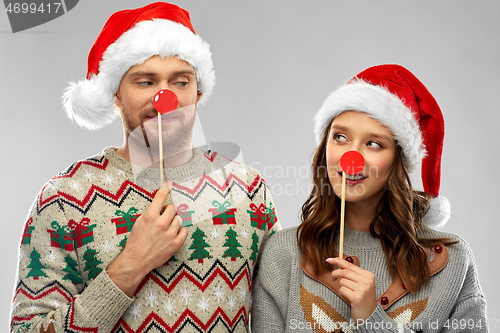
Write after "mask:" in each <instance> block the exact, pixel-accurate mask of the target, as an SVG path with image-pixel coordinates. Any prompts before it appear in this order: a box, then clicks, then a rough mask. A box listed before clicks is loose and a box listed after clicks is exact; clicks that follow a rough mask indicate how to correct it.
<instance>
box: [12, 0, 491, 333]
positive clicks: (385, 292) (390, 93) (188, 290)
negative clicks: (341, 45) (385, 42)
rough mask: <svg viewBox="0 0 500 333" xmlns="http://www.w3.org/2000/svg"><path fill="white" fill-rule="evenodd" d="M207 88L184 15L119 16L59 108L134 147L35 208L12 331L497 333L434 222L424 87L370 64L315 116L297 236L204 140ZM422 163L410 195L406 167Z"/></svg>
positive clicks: (199, 45)
mask: <svg viewBox="0 0 500 333" xmlns="http://www.w3.org/2000/svg"><path fill="white" fill-rule="evenodd" d="M214 83H215V75H214V72H213V68H212V60H211V53H210V50H209V46H208V44H206V43H205V42H204V41H203V40H202V39H201V38H200V37H199V36H198V35H196V34H195V32H194V29H193V27H192V25H191V22H190V18H189V13H188V12H186V11H185V10H183V9H181V8H179V7H177V6H174V5H171V4H167V3H153V4H150V5H148V6H145V7H142V8H138V9H134V10H125V11H120V12H117V13H115V14H113V15H112V16H111V17H110V18H109V20H108V21H107V23H106V24H105V26H104V28H103V30H102V31H101V33H100V35H99V36H98V38H97V40H96V41H95V43H94V45H93V47H92V49H91V51H90V53H89V57H88V71H87V78H86V80H82V81H80V82H77V83H73V84H71V86H70V87H69V88H68V89H67V90H66V92H65V94H64V106H65V109H66V111H67V113H68V115H69V116H70V118H72V119H74V120H75V121H76V122H77V123H78V124H79V125H81V126H83V127H86V128H89V129H96V128H100V127H102V126H104V125H106V124H108V123H110V122H111V121H112V120H113V118H114V117H115V116H116V114H120V116H121V119H122V122H123V127H124V133H125V136H124V142H123V145H122V146H121V147H119V148H117V149H115V148H106V149H105V150H104V151H103V152H102V153H100V154H98V155H96V156H93V157H91V158H88V159H86V160H83V161H79V162H77V163H75V164H73V165H71V166H70V167H69V168H68V169H66V170H65V171H63V172H62V173H60V174H58V175H57V176H55V177H54V178H52V179H51V180H50V181H49V182H48V183H47V184H46V185H45V186H44V187H43V189H42V191H41V192H40V194H39V196H38V197H37V199H36V200H35V203H34V205H33V207H32V211H31V212H30V214H29V216H28V219H27V221H26V224H25V226H24V230H23V232H22V238H21V244H20V247H21V249H20V257H19V265H18V280H17V282H16V286H15V291H14V295H15V296H14V300H13V303H12V312H11V331H12V332H111V331H113V332H150V331H155V332H243V331H245V332H246V331H247V330H248V326H249V315H250V311H251V320H250V321H251V328H252V331H253V332H257V333H258V332H334V331H335V332H340V331H343V332H350V331H352V332H401V331H404V332H417V331H418V330H421V331H424V332H444V331H447V330H448V329H447V327H446V325H447V324H448V326H449V327H451V326H452V324H453V323H455V322H460V323H461V321H463V320H467V324H470V320H472V321H474V329H475V331H478V332H479V331H486V328H485V323H484V320H485V301H484V297H483V296H482V292H481V290H480V288H479V285H478V282H477V273H476V271H475V264H474V261H473V259H472V255H471V252H470V250H469V248H468V247H467V245H466V243H465V242H464V241H463V240H461V239H458V238H457V237H456V236H453V235H448V234H443V233H438V232H435V231H432V230H431V229H428V228H427V227H425V226H424V225H426V224H428V225H429V224H430V225H433V224H434V225H435V224H436V223H440V222H442V220H443V219H445V218H446V217H447V215H448V214H449V212H447V210H446V209H445V206H446V200H445V199H443V198H440V197H439V196H438V192H439V180H440V179H439V178H440V176H439V172H440V156H441V149H442V142H443V135H444V131H443V129H444V124H443V119H442V116H441V111H440V109H439V107H438V105H437V104H436V102H435V100H434V98H433V97H432V96H431V94H430V93H429V92H428V91H427V90H426V89H425V87H424V86H423V85H422V83H421V82H420V81H419V80H418V79H416V78H415V77H414V76H413V75H412V74H411V73H410V72H409V71H407V70H406V69H405V68H403V67H401V66H397V65H382V66H376V67H372V68H369V69H367V70H365V71H363V72H362V73H360V74H358V75H357V76H356V77H355V78H354V79H353V80H351V81H350V82H348V83H347V84H346V85H344V86H343V87H341V88H339V89H338V90H336V91H334V92H333V93H332V94H331V95H330V96H329V97H328V99H327V100H326V101H325V103H324V105H323V107H322V108H321V109H320V111H319V112H318V113H317V115H316V118H315V134H316V139H317V142H318V148H317V151H316V155H315V158H314V162H313V180H314V184H315V187H314V190H313V192H312V193H311V195H310V197H309V198H308V200H307V201H306V203H305V204H304V206H303V210H302V220H303V221H302V223H301V224H300V226H299V227H298V228H295V229H290V230H285V231H281V232H278V231H280V229H281V227H280V224H279V222H278V219H277V215H276V211H275V208H274V204H273V203H274V202H273V199H272V196H271V193H270V191H269V189H268V187H267V185H266V183H265V181H264V180H263V179H262V178H261V177H260V176H259V174H258V173H256V172H255V171H254V170H252V169H250V168H247V167H245V166H243V165H241V164H238V163H235V162H233V161H231V160H229V159H226V158H225V157H223V156H221V155H220V154H217V153H216V152H213V151H205V150H203V149H201V148H199V147H197V146H193V143H192V141H193V140H192V137H193V127H194V124H195V118H196V106H197V104H198V102H200V103H203V102H204V100H206V99H207V98H208V97H209V95H210V94H211V92H212V88H213V86H214ZM162 92H163V93H164V95H165V96H167V95H168V99H167V100H166V104H167V105H168V106H170V108H169V109H168V110H167V111H169V112H166V113H165V114H164V115H162V116H161V121H159V118H160V117H158V113H157V111H159V110H160V109H161V106H158V103H160V102H159V100H161V101H163V100H164V99H162V95H161V93H162ZM157 96H158V97H157ZM174 96H175V97H174ZM172 105H173V106H172ZM171 110H173V111H171ZM158 126H163V130H162V132H161V133H162V134H161V135H158V133H159V130H157V128H158ZM160 138H161V139H162V141H163V144H162V145H160V144H159V143H158V141H159V139H160ZM160 146H161V147H163V148H164V152H163V154H164V156H165V159H164V160H163V161H160V160H161V158H160V156H159V154H158V153H157V152H158V149H159V148H160ZM424 147H425V150H424ZM347 151H357V152H359V153H361V154H362V155H363V157H364V160H365V164H364V168H363V170H362V171H361V172H360V173H358V174H356V175H347V176H346V184H347V185H346V190H345V192H346V202H347V205H346V206H347V213H346V219H345V223H346V228H347V229H346V231H345V243H344V249H343V250H344V253H345V255H344V258H342V259H340V258H338V251H339V249H338V246H339V245H338V244H339V241H338V238H339V236H340V235H339V231H338V230H339V216H340V208H339V207H340V200H339V196H340V194H341V193H340V190H339V189H340V188H341V187H340V186H339V184H340V182H341V181H342V175H341V172H340V171H341V168H340V162H339V161H340V158H341V156H342V155H343V154H344V153H345V152H347ZM422 159H423V162H422V168H423V169H422V170H423V171H422V178H423V184H424V190H425V192H417V191H414V190H413V189H412V187H411V183H410V178H409V175H408V174H409V172H410V170H411V169H412V168H414V167H416V166H417V165H418V164H419V162H420V161H421V160H422ZM160 163H161V165H162V167H161V168H159V165H160ZM163 167H164V168H165V169H164V175H163V176H164V177H165V179H166V180H168V183H164V184H162V183H161V181H159V179H158V178H159V177H157V176H158V175H159V170H163ZM440 212H441V213H442V214H441V215H440V214H435V213H440ZM276 232H278V233H276ZM275 233H276V234H275ZM271 236H272V237H271ZM334 268H336V269H334ZM251 295H252V299H253V300H252V301H251V300H250V297H251ZM250 305H251V310H250ZM434 323H437V326H436V327H434V326H433V325H434ZM481 323H483V328H479V329H478V328H477V327H478V326H477V325H481ZM431 324H432V325H431ZM466 330H467V327H466V328H465V329H464V331H466Z"/></svg>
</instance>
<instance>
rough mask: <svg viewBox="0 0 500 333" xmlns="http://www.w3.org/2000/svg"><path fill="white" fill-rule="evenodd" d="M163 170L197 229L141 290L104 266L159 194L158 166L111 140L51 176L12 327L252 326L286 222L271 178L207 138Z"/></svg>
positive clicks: (25, 236)
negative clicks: (257, 280) (258, 279)
mask: <svg viewBox="0 0 500 333" xmlns="http://www.w3.org/2000/svg"><path fill="white" fill-rule="evenodd" d="M148 173H149V175H148ZM152 174H155V175H156V174H157V177H156V179H155V177H154V176H152ZM165 176H166V177H165V178H166V179H167V180H169V181H172V184H171V186H170V187H171V196H169V200H173V203H174V204H175V206H176V209H177V213H178V215H180V216H181V217H182V220H183V226H184V227H186V228H188V232H189V235H188V238H187V239H186V241H185V243H184V244H183V245H182V247H181V248H180V250H179V251H178V252H177V253H176V254H175V256H173V257H172V258H171V259H170V260H169V261H168V262H167V263H165V264H164V265H162V266H160V267H158V268H156V269H154V270H153V271H152V272H150V273H149V274H148V275H147V276H146V277H145V278H144V280H143V281H142V282H141V284H140V286H139V287H138V289H137V291H136V293H135V295H134V297H133V299H131V298H129V297H128V296H127V295H126V294H125V293H123V292H122V291H121V290H120V289H118V288H117V287H116V286H115V285H114V283H113V282H112V281H111V280H110V278H109V277H108V275H107V274H106V271H105V269H106V267H107V265H108V264H109V263H110V262H111V261H112V260H113V259H114V258H115V257H117V256H118V255H119V254H120V251H121V250H122V249H123V247H124V246H125V244H126V241H127V236H128V234H129V233H130V231H131V230H132V228H133V226H134V222H135V221H136V219H137V218H138V217H139V216H140V215H141V213H142V212H144V210H145V209H146V208H147V207H148V206H149V204H150V203H151V201H152V199H153V197H154V195H155V193H156V190H157V189H158V187H159V181H158V180H157V179H158V178H159V172H158V169H141V168H138V167H136V166H132V165H131V164H130V163H129V162H127V161H125V160H124V159H122V158H121V157H120V156H118V155H117V154H116V152H115V149H114V148H106V149H105V150H104V151H103V152H102V153H100V154H98V155H96V156H94V157H91V158H88V159H86V160H84V161H80V162H77V163H75V164H73V165H72V166H70V167H69V168H68V169H67V170H65V171H64V172H62V173H60V174H59V175H57V176H56V177H54V178H52V179H51V180H50V181H49V182H48V183H47V184H46V185H45V186H44V187H43V189H42V190H41V192H40V194H39V195H38V197H37V198H36V200H35V202H34V204H33V207H32V210H31V213H30V215H29V216H28V219H27V222H26V224H25V226H24V230H23V232H22V238H21V244H20V252H19V263H18V271H17V279H16V281H17V282H16V285H15V290H14V299H13V302H12V310H11V321H10V324H11V332H58V333H59V332H61V333H62V332H86V333H88V332H96V333H97V332H99V333H101V332H134V333H135V332H247V325H248V312H249V301H250V292H251V289H252V280H253V272H254V268H255V267H256V263H257V260H258V258H259V252H260V250H261V248H262V245H263V244H264V242H265V241H266V240H267V238H268V237H269V235H270V234H272V233H274V232H275V231H278V230H279V229H280V225H279V222H278V220H277V216H276V212H275V209H274V206H273V201H272V198H271V194H270V191H269V189H268V187H267V185H266V183H265V181H264V180H263V179H262V178H261V177H260V176H259V174H258V173H257V172H256V171H255V170H252V169H250V168H248V167H245V166H243V165H240V164H238V163H236V162H233V161H230V160H228V159H226V158H225V157H223V156H221V155H219V154H217V153H216V152H210V151H209V152H205V151H203V150H201V149H200V148H195V149H194V158H193V159H192V161H191V162H189V163H187V164H185V165H183V166H180V167H176V168H171V169H166V170H165ZM167 201H168V200H167Z"/></svg>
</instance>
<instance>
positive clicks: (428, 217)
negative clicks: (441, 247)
mask: <svg viewBox="0 0 500 333" xmlns="http://www.w3.org/2000/svg"><path fill="white" fill-rule="evenodd" d="M450 216H451V204H450V201H449V200H448V199H446V198H445V197H443V196H441V195H440V196H438V197H436V198H432V199H431V203H430V206H429V209H428V210H427V213H426V214H425V216H424V224H425V225H426V226H428V227H429V228H432V229H441V228H442V227H444V226H445V224H446V222H448V220H449V218H450Z"/></svg>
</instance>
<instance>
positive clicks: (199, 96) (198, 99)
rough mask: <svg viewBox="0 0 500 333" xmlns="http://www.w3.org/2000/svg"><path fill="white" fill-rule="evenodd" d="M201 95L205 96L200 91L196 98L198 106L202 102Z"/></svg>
mask: <svg viewBox="0 0 500 333" xmlns="http://www.w3.org/2000/svg"><path fill="white" fill-rule="evenodd" d="M201 95H203V92H201V91H198V95H197V96H196V104H198V102H199V101H200V98H201Z"/></svg>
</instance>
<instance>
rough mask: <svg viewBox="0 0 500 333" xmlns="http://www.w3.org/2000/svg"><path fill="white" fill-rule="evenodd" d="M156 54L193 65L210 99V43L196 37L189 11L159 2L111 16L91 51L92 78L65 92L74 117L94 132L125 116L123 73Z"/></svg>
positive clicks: (89, 73) (212, 77) (212, 82)
mask: <svg viewBox="0 0 500 333" xmlns="http://www.w3.org/2000/svg"><path fill="white" fill-rule="evenodd" d="M155 55H159V56H161V57H163V58H168V57H171V56H177V57H178V58H179V59H181V60H184V61H186V62H187V63H189V64H190V65H191V66H193V67H194V69H195V72H196V77H197V81H198V91H201V92H202V93H203V94H202V96H201V98H200V103H204V102H205V101H206V100H207V98H208V97H209V96H210V94H211V93H212V90H213V87H214V85H215V73H214V70H213V63H212V57H211V53H210V46H209V45H208V44H207V43H206V42H204V41H203V40H202V39H201V38H200V37H199V36H198V35H196V33H195V31H194V29H193V26H192V25H191V20H190V18H189V13H188V12H187V11H185V10H184V9H182V8H180V7H177V6H175V5H172V4H168V3H164V2H156V3H152V4H149V5H147V6H145V7H141V8H137V9H130V10H122V11H119V12H116V13H114V14H113V15H111V17H110V18H109V19H108V21H107V22H106V24H105V25H104V27H103V28H102V31H101V33H100V34H99V36H98V37H97V39H96V41H95V42H94V45H93V46H92V48H91V50H90V52H89V56H88V61H87V77H86V79H85V80H81V81H78V82H71V83H70V86H69V87H68V88H66V90H65V91H64V95H63V104H64V109H65V111H66V113H67V114H68V117H69V118H71V119H72V120H74V121H75V122H76V123H77V124H78V125H80V126H82V127H84V128H87V129H91V130H95V129H98V128H101V127H103V126H105V125H108V124H110V123H111V122H112V121H113V120H114V119H115V118H116V117H117V116H118V115H119V109H118V107H117V106H116V105H115V101H116V97H115V94H116V92H117V90H118V87H119V86H120V82H121V80H122V77H123V75H124V74H125V73H126V72H127V71H128V70H129V69H130V67H132V66H134V65H138V64H142V63H143V62H144V61H146V60H147V59H149V58H151V57H152V56H155Z"/></svg>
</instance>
